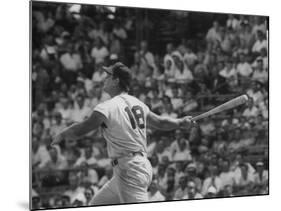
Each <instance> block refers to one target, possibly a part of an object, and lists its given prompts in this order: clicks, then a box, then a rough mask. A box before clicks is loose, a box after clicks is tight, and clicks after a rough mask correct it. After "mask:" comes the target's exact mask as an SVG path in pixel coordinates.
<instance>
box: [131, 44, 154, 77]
mask: <svg viewBox="0 0 281 211" xmlns="http://www.w3.org/2000/svg"><path fill="white" fill-rule="evenodd" d="M136 57H137V58H138V60H139V62H140V66H141V67H142V70H143V71H144V75H145V77H146V76H148V75H152V74H153V73H154V72H156V71H157V67H156V65H155V60H154V55H153V54H152V53H151V52H150V51H149V50H148V43H147V41H145V40H143V41H141V43H140V50H139V51H137V52H136V53H135V58H136Z"/></svg>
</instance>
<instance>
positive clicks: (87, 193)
mask: <svg viewBox="0 0 281 211" xmlns="http://www.w3.org/2000/svg"><path fill="white" fill-rule="evenodd" d="M84 195H85V198H86V203H85V205H86V206H90V205H92V204H91V200H92V198H93V197H94V195H95V192H94V190H93V188H92V187H88V188H86V189H85V192H84Z"/></svg>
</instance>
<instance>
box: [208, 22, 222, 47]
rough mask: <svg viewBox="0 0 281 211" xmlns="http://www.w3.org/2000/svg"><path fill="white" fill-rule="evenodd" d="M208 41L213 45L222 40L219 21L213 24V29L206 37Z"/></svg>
mask: <svg viewBox="0 0 281 211" xmlns="http://www.w3.org/2000/svg"><path fill="white" fill-rule="evenodd" d="M206 40H207V41H208V42H213V43H214V42H217V41H220V40H221V36H220V25H219V23H218V21H214V22H213V27H212V28H210V29H209V31H208V33H207V35H206Z"/></svg>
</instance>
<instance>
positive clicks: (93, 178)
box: [80, 162, 99, 185]
mask: <svg viewBox="0 0 281 211" xmlns="http://www.w3.org/2000/svg"><path fill="white" fill-rule="evenodd" d="M80 168H82V173H81V174H82V175H81V177H82V182H83V183H88V184H94V185H96V184H97V183H98V182H99V176H98V173H97V171H96V170H95V169H94V168H91V166H89V165H88V164H87V163H86V162H83V163H81V164H80Z"/></svg>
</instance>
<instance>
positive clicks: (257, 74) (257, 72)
mask: <svg viewBox="0 0 281 211" xmlns="http://www.w3.org/2000/svg"><path fill="white" fill-rule="evenodd" d="M252 79H253V80H257V81H259V82H261V83H262V84H266V83H267V82H268V72H267V71H266V70H265V69H264V67H263V60H262V59H261V58H259V59H258V60H257V66H256V68H255V69H254V73H253V76H252Z"/></svg>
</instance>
